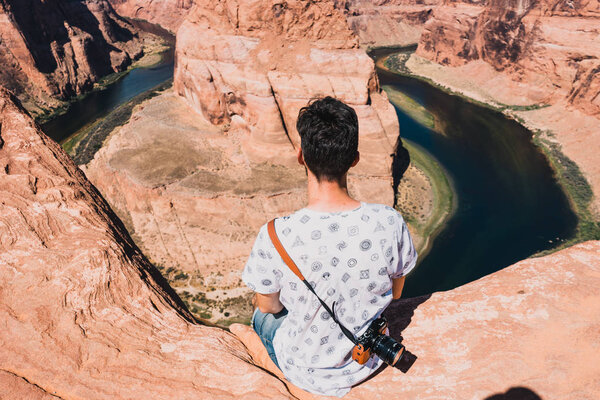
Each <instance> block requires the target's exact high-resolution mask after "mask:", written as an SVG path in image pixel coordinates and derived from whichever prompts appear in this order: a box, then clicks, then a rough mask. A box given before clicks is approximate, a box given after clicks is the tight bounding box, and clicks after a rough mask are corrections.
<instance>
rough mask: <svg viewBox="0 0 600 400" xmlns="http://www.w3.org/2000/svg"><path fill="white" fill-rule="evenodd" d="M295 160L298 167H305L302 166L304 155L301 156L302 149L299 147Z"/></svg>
mask: <svg viewBox="0 0 600 400" xmlns="http://www.w3.org/2000/svg"><path fill="white" fill-rule="evenodd" d="M296 158H297V160H298V164H300V165H306V164H304V154H302V148H301V147H299V148H298V152H297V154H296Z"/></svg>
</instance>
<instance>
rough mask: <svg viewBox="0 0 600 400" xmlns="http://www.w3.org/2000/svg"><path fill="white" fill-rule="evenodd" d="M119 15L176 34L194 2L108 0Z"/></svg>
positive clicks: (177, 0) (187, 0)
mask: <svg viewBox="0 0 600 400" xmlns="http://www.w3.org/2000/svg"><path fill="white" fill-rule="evenodd" d="M108 1H109V2H110V3H111V4H112V5H113V7H114V8H115V10H116V11H117V12H118V13H119V15H123V16H126V17H129V18H135V19H143V20H146V21H149V22H152V23H155V24H158V25H160V26H162V27H163V28H165V29H168V30H170V31H171V32H176V31H177V28H179V26H180V25H181V23H182V22H183V20H184V19H185V17H186V16H187V14H188V13H189V11H190V9H191V8H192V6H193V4H194V0H161V1H153V0H108Z"/></svg>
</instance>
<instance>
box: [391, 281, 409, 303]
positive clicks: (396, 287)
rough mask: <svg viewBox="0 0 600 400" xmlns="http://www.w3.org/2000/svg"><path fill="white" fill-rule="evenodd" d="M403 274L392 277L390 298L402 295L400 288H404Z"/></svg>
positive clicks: (397, 297)
mask: <svg viewBox="0 0 600 400" xmlns="http://www.w3.org/2000/svg"><path fill="white" fill-rule="evenodd" d="M405 278H406V277H405V276H403V277H401V278H396V279H392V299H394V300H396V299H399V298H400V296H401V295H402V289H404V280H405Z"/></svg>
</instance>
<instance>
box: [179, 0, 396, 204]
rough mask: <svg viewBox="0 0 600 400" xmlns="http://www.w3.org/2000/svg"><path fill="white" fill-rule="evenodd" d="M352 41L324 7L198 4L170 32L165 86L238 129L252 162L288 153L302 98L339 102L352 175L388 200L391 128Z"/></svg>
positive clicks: (386, 106)
mask: <svg viewBox="0 0 600 400" xmlns="http://www.w3.org/2000/svg"><path fill="white" fill-rule="evenodd" d="M198 37H202V38H203V40H197V38H198ZM357 45H358V38H357V37H356V35H354V33H353V32H352V31H351V30H350V29H349V28H348V26H347V24H346V21H345V17H344V15H343V14H342V13H341V12H340V11H339V10H337V9H336V8H335V6H334V3H333V2H332V1H315V2H310V3H308V2H304V1H294V2H287V3H285V4H281V3H279V2H276V1H270V0H261V1H254V2H240V3H239V4H238V3H236V2H227V1H218V2H209V1H204V2H202V1H200V2H197V4H196V7H195V8H194V9H193V11H192V13H191V14H190V16H189V17H188V18H187V19H186V21H185V22H184V24H183V25H182V26H181V28H180V29H179V31H178V36H177V49H176V54H177V63H176V64H177V65H176V69H175V80H174V87H175V90H176V92H177V93H178V94H180V95H181V96H183V97H184V98H185V99H186V100H187V101H188V103H189V104H190V105H191V106H192V107H193V108H194V109H195V110H196V111H197V112H198V113H200V114H202V115H203V116H204V117H205V118H206V119H207V120H208V121H210V122H211V123H212V124H215V125H219V126H223V127H225V129H228V130H232V131H239V132H243V140H242V141H243V143H242V146H243V150H244V152H245V153H246V154H247V155H248V157H250V158H251V159H253V161H254V162H262V161H265V160H273V159H278V158H281V156H282V155H283V154H290V152H291V151H292V148H297V147H298V145H299V137H298V133H297V131H296V128H295V124H296V118H297V115H298V111H299V109H300V108H301V107H303V106H304V105H306V104H307V102H308V101H309V100H310V99H312V98H314V97H317V96H325V95H331V96H335V97H337V98H339V99H340V100H342V101H344V102H346V103H347V104H349V105H351V106H352V107H353V108H354V109H355V110H356V112H357V114H358V118H359V128H360V145H359V146H360V147H359V150H360V152H361V162H360V163H359V165H358V166H357V168H355V169H354V172H353V174H354V177H355V179H358V180H367V181H368V183H365V186H366V187H369V188H371V189H375V188H377V189H375V190H371V191H373V192H376V193H377V195H375V196H372V197H371V199H370V200H379V201H380V202H384V203H391V201H392V190H391V187H390V183H389V182H390V178H391V177H390V175H391V173H390V164H391V157H390V154H391V153H393V152H394V149H395V145H396V141H397V137H398V122H397V118H396V114H395V111H394V109H393V107H392V106H391V104H390V103H389V102H388V101H387V97H386V95H385V93H383V92H382V91H381V90H380V88H379V85H378V81H377V75H376V74H375V69H374V64H373V61H372V60H371V59H370V58H369V57H368V56H367V55H366V54H365V53H364V51H362V50H359V49H358V48H357Z"/></svg>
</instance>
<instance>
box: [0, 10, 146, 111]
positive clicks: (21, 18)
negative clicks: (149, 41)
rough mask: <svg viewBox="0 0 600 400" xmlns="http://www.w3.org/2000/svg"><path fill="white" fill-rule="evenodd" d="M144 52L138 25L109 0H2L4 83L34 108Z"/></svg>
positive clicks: (0, 78)
mask: <svg viewBox="0 0 600 400" xmlns="http://www.w3.org/2000/svg"><path fill="white" fill-rule="evenodd" d="M141 55H142V45H141V43H140V41H139V39H138V33H137V31H136V29H135V28H133V26H132V25H131V24H129V23H128V22H127V21H125V20H123V19H122V18H121V17H119V16H118V15H117V14H116V13H115V12H114V10H113V8H112V7H111V6H110V4H109V3H108V2H107V1H105V0H86V1H67V0H50V1H40V0H1V1H0V62H1V63H2V66H3V67H2V70H1V71H0V85H3V86H4V87H7V88H9V89H11V90H13V91H14V92H15V93H16V94H17V95H18V96H19V97H20V98H21V99H22V100H23V101H24V102H25V105H26V106H27V107H28V108H29V109H31V110H33V111H39V112H42V111H43V109H48V108H52V107H56V106H58V105H60V102H59V101H57V100H66V99H68V98H70V97H73V96H77V95H79V94H81V93H83V92H85V91H87V90H89V89H91V88H92V86H93V85H94V83H95V82H98V80H99V79H100V78H101V77H103V76H105V75H108V74H110V73H113V72H119V71H123V70H124V69H125V68H127V66H128V65H130V64H131V62H132V60H133V59H136V58H138V57H140V56H141ZM38 107H39V108H38Z"/></svg>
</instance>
